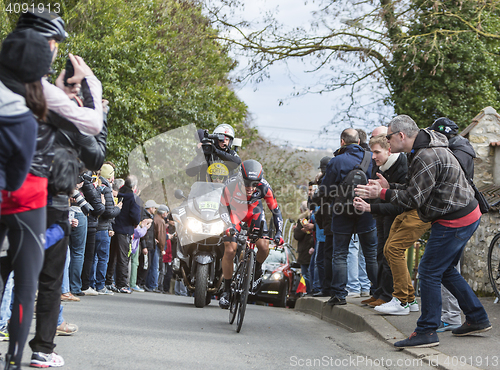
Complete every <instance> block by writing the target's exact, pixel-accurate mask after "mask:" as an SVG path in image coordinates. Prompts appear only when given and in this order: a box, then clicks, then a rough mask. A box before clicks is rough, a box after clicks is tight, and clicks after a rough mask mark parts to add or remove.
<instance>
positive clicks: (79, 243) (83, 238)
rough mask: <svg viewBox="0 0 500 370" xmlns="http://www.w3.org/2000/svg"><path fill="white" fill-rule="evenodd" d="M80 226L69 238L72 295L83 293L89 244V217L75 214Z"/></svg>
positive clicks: (79, 213) (75, 228)
mask: <svg viewBox="0 0 500 370" xmlns="http://www.w3.org/2000/svg"><path fill="white" fill-rule="evenodd" d="M75 218H76V219H77V220H78V226H77V227H74V228H73V229H72V230H71V235H70V237H69V252H70V257H71V259H70V263H69V289H70V291H71V293H73V294H77V293H80V292H81V291H82V268H83V258H84V256H85V244H86V243H87V216H85V215H84V214H83V213H81V212H75Z"/></svg>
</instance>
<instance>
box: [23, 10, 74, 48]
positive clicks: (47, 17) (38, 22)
mask: <svg viewBox="0 0 500 370" xmlns="http://www.w3.org/2000/svg"><path fill="white" fill-rule="evenodd" d="M64 27H65V24H64V21H63V20H62V18H61V17H60V16H59V15H58V14H57V13H54V12H49V11H48V10H46V9H44V10H43V11H39V10H38V9H37V8H35V9H34V11H33V10H30V11H28V12H26V13H22V14H21V16H20V17H19V20H18V21H17V26H16V30H22V29H26V28H31V29H33V30H35V31H37V32H38V33H39V34H41V35H42V36H45V37H46V38H48V39H54V40H56V41H57V42H62V41H64V39H66V38H67V37H68V34H67V32H66V31H65V29H64Z"/></svg>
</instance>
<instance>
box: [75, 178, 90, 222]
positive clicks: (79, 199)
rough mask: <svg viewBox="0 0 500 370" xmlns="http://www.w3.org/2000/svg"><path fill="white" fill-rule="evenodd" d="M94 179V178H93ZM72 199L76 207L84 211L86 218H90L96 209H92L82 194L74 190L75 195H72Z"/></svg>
mask: <svg viewBox="0 0 500 370" xmlns="http://www.w3.org/2000/svg"><path fill="white" fill-rule="evenodd" d="M91 179H92V178H91ZM71 197H72V198H73V200H74V201H75V203H76V205H77V206H78V207H80V208H81V209H82V212H83V214H84V215H85V216H88V215H89V213H90V211H93V210H94V207H92V206H91V205H90V204H89V203H88V202H87V201H86V200H85V197H84V196H83V195H82V193H80V192H79V191H78V190H76V189H75V190H74V191H73V194H71Z"/></svg>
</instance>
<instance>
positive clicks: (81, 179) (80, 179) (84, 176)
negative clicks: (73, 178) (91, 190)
mask: <svg viewBox="0 0 500 370" xmlns="http://www.w3.org/2000/svg"><path fill="white" fill-rule="evenodd" d="M85 180H87V181H88V182H93V179H92V176H91V175H89V174H88V173H86V172H84V173H82V174H81V175H80V176H78V184H79V183H81V182H84V181H85Z"/></svg>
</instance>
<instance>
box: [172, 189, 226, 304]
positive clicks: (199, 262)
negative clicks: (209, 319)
mask: <svg viewBox="0 0 500 370" xmlns="http://www.w3.org/2000/svg"><path fill="white" fill-rule="evenodd" d="M223 189H224V184H222V183H213V182H195V183H194V184H193V185H192V187H191V190H190V192H189V195H188V197H186V196H185V195H184V193H183V191H182V190H180V189H177V190H175V193H174V195H175V197H176V198H177V199H183V200H184V202H183V203H182V204H181V205H180V206H179V207H178V208H176V209H174V210H173V211H172V217H173V219H174V221H175V226H176V230H177V235H178V240H179V248H178V250H177V257H176V258H174V260H173V270H174V273H176V274H177V275H178V276H179V275H180V277H181V278H182V280H183V281H184V285H186V287H187V289H188V290H189V291H190V292H194V305H195V306H196V307H199V308H202V307H204V306H206V305H208V304H210V301H211V297H212V295H214V294H217V293H218V292H219V291H220V289H221V282H222V267H221V261H222V256H223V254H224V242H223V240H222V236H223V232H224V226H225V224H224V222H223V221H222V220H221V218H220V214H219V204H220V199H221V195H222V191H223Z"/></svg>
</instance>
